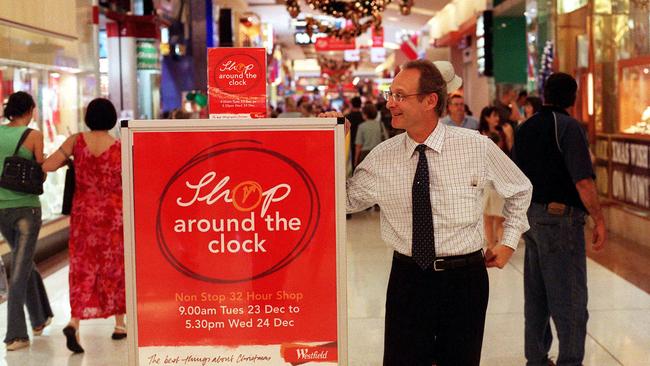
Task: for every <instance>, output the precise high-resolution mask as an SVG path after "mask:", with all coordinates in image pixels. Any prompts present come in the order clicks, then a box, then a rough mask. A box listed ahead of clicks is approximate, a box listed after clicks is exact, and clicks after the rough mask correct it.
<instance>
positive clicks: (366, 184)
mask: <svg viewBox="0 0 650 366" xmlns="http://www.w3.org/2000/svg"><path fill="white" fill-rule="evenodd" d="M424 144H425V145H427V147H428V149H427V150H426V152H425V154H426V157H427V161H428V164H429V181H430V189H429V192H430V195H431V209H432V211H433V226H434V235H435V245H436V255H437V256H438V257H445V256H451V255H461V254H468V253H472V252H475V251H477V250H479V249H481V248H482V247H483V200H482V196H483V189H484V188H485V186H486V185H487V184H490V183H491V184H492V185H493V186H494V188H495V189H496V191H497V192H498V193H499V194H500V195H501V196H503V197H504V198H505V207H504V209H503V211H504V216H505V222H504V231H503V239H502V244H504V245H507V246H509V247H511V248H513V249H516V248H517V244H518V242H519V238H520V237H521V234H522V233H524V232H525V231H526V230H528V228H529V226H528V218H527V217H526V211H527V210H528V206H529V205H530V199H531V195H532V185H531V184H530V181H529V180H528V178H526V176H525V175H524V174H523V173H522V172H521V170H519V168H517V166H516V165H515V164H514V163H513V162H512V161H511V160H510V158H508V156H506V155H505V154H504V153H503V151H501V149H499V147H497V145H496V144H495V143H494V142H492V140H490V139H489V138H487V137H485V136H483V135H481V134H479V133H478V132H477V131H473V130H469V129H464V128H459V127H451V126H447V125H445V124H442V123H438V125H437V126H436V128H435V129H434V130H433V132H432V133H431V135H429V137H428V138H427V139H426V140H425V141H424ZM417 145H418V143H417V142H415V141H414V140H412V139H411V138H410V137H409V136H408V134H407V133H402V134H400V135H397V136H395V137H393V138H391V139H389V140H386V141H384V142H383V143H381V144H379V145H378V146H377V147H375V148H374V149H373V150H372V151H371V152H370V154H368V156H367V157H366V158H365V160H363V162H361V164H359V166H358V167H357V168H356V170H355V172H354V175H353V176H352V177H351V178H349V179H348V181H347V211H348V212H356V211H360V210H363V209H366V208H368V207H370V206H372V205H374V204H378V205H379V206H380V208H381V211H380V212H381V214H380V215H381V236H382V239H383V240H384V241H385V242H386V243H388V244H389V245H392V246H393V247H394V249H395V250H396V251H398V252H400V253H402V254H405V255H409V256H410V255H411V253H412V250H411V248H412V243H411V242H412V240H411V236H412V206H413V205H412V201H411V188H412V185H413V177H414V176H415V170H416V167H417V162H418V154H417V153H416V152H415V147H416V146H417Z"/></svg>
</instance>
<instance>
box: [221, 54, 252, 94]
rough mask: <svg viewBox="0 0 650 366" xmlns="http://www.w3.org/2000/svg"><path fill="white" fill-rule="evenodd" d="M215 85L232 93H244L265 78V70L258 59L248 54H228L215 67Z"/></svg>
mask: <svg viewBox="0 0 650 366" xmlns="http://www.w3.org/2000/svg"><path fill="white" fill-rule="evenodd" d="M212 78H213V79H214V85H216V87H217V88H219V89H221V90H222V91H224V92H226V93H230V94H242V93H245V92H247V91H249V90H251V89H253V88H254V87H255V86H256V85H257V84H259V83H260V81H262V80H265V72H264V70H263V69H262V67H261V65H260V64H259V62H258V60H257V59H256V58H254V57H253V56H250V55H247V54H234V55H228V56H226V57H224V58H222V59H220V60H219V61H218V62H217V64H216V66H215V67H214V74H213V75H212Z"/></svg>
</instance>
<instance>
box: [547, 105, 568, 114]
mask: <svg viewBox="0 0 650 366" xmlns="http://www.w3.org/2000/svg"><path fill="white" fill-rule="evenodd" d="M542 109H543V110H549V111H553V112H557V113H561V114H564V115H567V116H568V115H569V113H568V112H567V111H566V109H562V108H560V107H556V106H554V105H549V104H547V105H543V106H542Z"/></svg>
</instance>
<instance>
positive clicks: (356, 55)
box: [343, 49, 361, 62]
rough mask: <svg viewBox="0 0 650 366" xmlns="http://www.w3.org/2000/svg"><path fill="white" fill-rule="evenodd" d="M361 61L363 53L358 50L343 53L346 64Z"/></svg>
mask: <svg viewBox="0 0 650 366" xmlns="http://www.w3.org/2000/svg"><path fill="white" fill-rule="evenodd" d="M360 60H361V52H359V50H358V49H356V50H345V51H343V61H345V62H357V61H360Z"/></svg>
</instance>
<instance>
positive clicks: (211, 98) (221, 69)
mask: <svg viewBox="0 0 650 366" xmlns="http://www.w3.org/2000/svg"><path fill="white" fill-rule="evenodd" d="M208 111H209V112H210V118H211V119H219V118H264V117H266V50H265V49H264V48H233V47H222V48H209V49H208Z"/></svg>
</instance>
